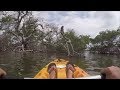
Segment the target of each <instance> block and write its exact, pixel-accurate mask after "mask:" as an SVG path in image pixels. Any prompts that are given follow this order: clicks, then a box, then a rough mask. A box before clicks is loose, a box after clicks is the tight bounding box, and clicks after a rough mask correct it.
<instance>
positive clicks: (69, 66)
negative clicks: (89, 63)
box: [66, 63, 75, 78]
mask: <svg viewBox="0 0 120 90" xmlns="http://www.w3.org/2000/svg"><path fill="white" fill-rule="evenodd" d="M74 72H75V68H74V65H73V64H70V63H68V64H67V65H66V76H67V78H74V76H73V73H74Z"/></svg>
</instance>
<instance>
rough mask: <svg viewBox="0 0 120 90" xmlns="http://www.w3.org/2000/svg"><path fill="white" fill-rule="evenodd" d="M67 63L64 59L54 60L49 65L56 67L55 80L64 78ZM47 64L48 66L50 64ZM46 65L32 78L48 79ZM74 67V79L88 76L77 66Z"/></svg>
mask: <svg viewBox="0 0 120 90" xmlns="http://www.w3.org/2000/svg"><path fill="white" fill-rule="evenodd" d="M68 62H69V61H67V60H64V59H59V60H58V59H56V60H54V61H52V62H50V63H55V64H56V67H57V71H58V72H57V78H58V79H65V78H66V64H67V63H68ZM50 63H49V64H50ZM49 64H47V65H46V66H45V67H44V68H43V69H42V70H40V71H39V72H38V73H37V75H35V77H34V78H36V79H49V73H48V72H47V68H48V65H49ZM74 67H75V69H76V71H75V72H74V78H79V77H85V76H89V74H87V73H86V72H85V71H84V70H82V69H81V68H79V67H78V66H77V65H75V64H74Z"/></svg>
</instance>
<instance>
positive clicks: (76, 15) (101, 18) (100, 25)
mask: <svg viewBox="0 0 120 90" xmlns="http://www.w3.org/2000/svg"><path fill="white" fill-rule="evenodd" d="M33 13H34V15H35V16H36V17H38V18H44V19H45V20H46V21H47V22H49V23H55V24H57V25H59V26H61V25H63V26H64V27H65V29H67V28H71V29H74V30H75V32H76V33H77V34H79V35H80V34H83V35H90V36H91V37H95V36H96V35H97V34H98V33H99V32H100V31H104V30H106V29H116V28H118V26H119V25H120V11H39V12H36V11H34V12H33Z"/></svg>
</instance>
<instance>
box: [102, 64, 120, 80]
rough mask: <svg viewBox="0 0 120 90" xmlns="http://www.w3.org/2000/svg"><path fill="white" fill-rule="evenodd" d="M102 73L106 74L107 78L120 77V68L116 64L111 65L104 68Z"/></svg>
mask: <svg viewBox="0 0 120 90" xmlns="http://www.w3.org/2000/svg"><path fill="white" fill-rule="evenodd" d="M101 74H103V75H105V76H106V78H105V79H120V68H119V67H116V66H111V67H107V68H104V69H103V70H102V71H101Z"/></svg>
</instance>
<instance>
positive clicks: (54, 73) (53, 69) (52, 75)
mask: <svg viewBox="0 0 120 90" xmlns="http://www.w3.org/2000/svg"><path fill="white" fill-rule="evenodd" d="M48 73H49V78H50V79H56V78H57V68H56V65H55V63H51V64H50V65H49V66H48Z"/></svg>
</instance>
